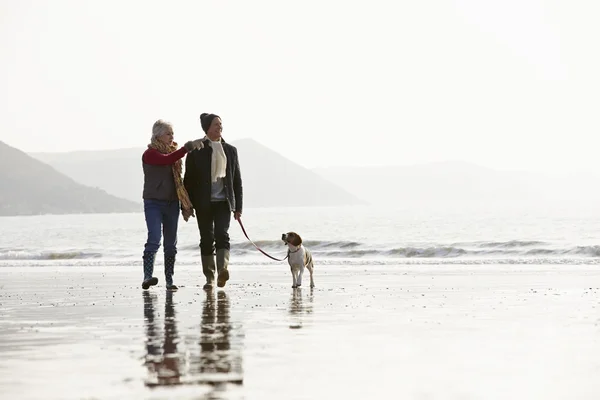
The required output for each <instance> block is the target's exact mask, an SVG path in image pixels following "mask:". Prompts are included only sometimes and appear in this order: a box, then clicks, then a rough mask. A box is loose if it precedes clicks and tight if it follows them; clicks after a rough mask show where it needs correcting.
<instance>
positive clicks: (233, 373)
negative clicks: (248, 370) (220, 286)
mask: <svg viewBox="0 0 600 400" xmlns="http://www.w3.org/2000/svg"><path fill="white" fill-rule="evenodd" d="M205 293H206V299H205V300H204V305H203V307H202V318H201V323H200V353H199V354H198V355H197V358H196V357H195V358H194V359H193V360H190V369H191V370H192V371H193V372H195V373H197V374H199V375H200V376H202V380H203V381H204V382H206V383H211V384H217V383H225V382H228V383H237V384H241V383H242V382H243V370H242V348H241V347H242V337H241V336H242V334H241V333H240V330H239V327H235V326H233V325H232V323H231V321H230V302H229V298H228V297H227V294H226V293H225V292H224V291H218V292H217V293H216V295H215V292H214V291H212V290H209V291H206V292H205Z"/></svg>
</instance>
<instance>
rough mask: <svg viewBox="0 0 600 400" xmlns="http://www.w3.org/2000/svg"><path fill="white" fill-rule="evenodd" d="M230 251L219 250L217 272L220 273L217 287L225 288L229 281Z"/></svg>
mask: <svg viewBox="0 0 600 400" xmlns="http://www.w3.org/2000/svg"><path fill="white" fill-rule="evenodd" d="M228 265H229V250H227V249H219V250H217V270H218V271H219V277H218V278H217V286H218V287H224V286H225V283H227V281H228V280H229V270H228V269H227V266H228Z"/></svg>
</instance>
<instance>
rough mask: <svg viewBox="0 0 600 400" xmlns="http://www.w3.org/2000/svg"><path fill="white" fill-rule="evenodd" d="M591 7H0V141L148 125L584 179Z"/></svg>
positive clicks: (81, 137) (79, 137) (283, 150)
mask: <svg viewBox="0 0 600 400" xmlns="http://www.w3.org/2000/svg"><path fill="white" fill-rule="evenodd" d="M599 19H600V3H599V2H597V1H594V0H589V1H585V0H571V1H568V2H566V1H559V0H556V1H541V0H519V1H516V0H503V1H489V0H425V1H376V0H370V1H363V2H356V1H325V0H321V1H311V0H305V1H302V2H283V1H260V0H257V1H251V2H249V1H223V0H221V1H208V0H207V1H164V2H158V1H150V0H145V1H120V0H119V1H113V0H108V1H86V0H73V1H64V0H53V1H49V0H48V1H35V0H34V1H25V0H0V50H1V52H0V57H1V59H0V119H1V120H2V121H3V127H2V128H3V129H1V130H0V140H1V141H4V142H5V143H7V144H9V145H11V146H14V147H17V148H19V149H21V150H23V151H27V152H48V151H73V150H93V149H117V148H124V147H143V146H145V145H146V144H147V143H148V140H149V136H150V132H151V128H152V124H153V123H154V121H155V120H157V119H159V118H161V119H165V120H168V121H170V122H171V123H172V124H173V126H174V129H175V138H176V140H177V141H179V142H180V144H182V143H183V142H185V141H186V140H190V139H195V138H198V137H202V136H203V132H202V131H201V128H200V123H199V119H198V117H199V115H200V113H202V112H212V113H216V114H218V115H220V116H221V117H222V120H223V126H224V131H223V137H224V138H225V140H227V141H230V142H231V141H235V140H238V139H242V138H253V139H255V140H257V141H258V142H260V143H262V144H264V145H266V146H268V147H269V148H271V149H273V150H275V151H277V152H278V153H280V154H282V155H284V156H285V157H287V158H289V159H291V160H292V161H294V162H297V163H298V164H300V165H302V166H305V167H308V168H313V167H328V166H372V165H409V164H415V163H427V162H435V161H446V160H461V161H467V162H473V163H477V164H479V165H483V166H488V167H492V168H497V169H524V170H531V171H557V170H568V171H579V170H586V171H594V172H600V157H598V156H597V153H598V152H599V151H600V147H599V146H598V140H597V136H598V134H599V133H600V129H599V128H600V119H599V113H598V110H599V109H600V108H599V106H600V73H599V71H600V51H598V46H597V40H598V38H600V24H598V23H597V21H598V20H599Z"/></svg>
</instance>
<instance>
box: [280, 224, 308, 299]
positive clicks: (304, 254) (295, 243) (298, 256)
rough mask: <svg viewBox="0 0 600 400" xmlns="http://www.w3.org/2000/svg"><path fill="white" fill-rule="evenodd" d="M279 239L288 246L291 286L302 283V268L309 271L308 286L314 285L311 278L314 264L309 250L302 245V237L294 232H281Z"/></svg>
mask: <svg viewBox="0 0 600 400" xmlns="http://www.w3.org/2000/svg"><path fill="white" fill-rule="evenodd" d="M281 240H283V243H285V244H286V245H287V246H288V253H287V259H288V264H290V270H291V271H292V287H293V288H297V287H300V286H301V285H302V274H303V273H304V268H306V269H308V272H310V287H311V288H313V287H315V281H314V279H313V271H314V264H313V258H312V254H311V252H310V250H308V249H307V248H306V247H304V246H303V245H302V238H301V237H300V235H298V234H297V233H296V232H288V233H283V234H282V235H281Z"/></svg>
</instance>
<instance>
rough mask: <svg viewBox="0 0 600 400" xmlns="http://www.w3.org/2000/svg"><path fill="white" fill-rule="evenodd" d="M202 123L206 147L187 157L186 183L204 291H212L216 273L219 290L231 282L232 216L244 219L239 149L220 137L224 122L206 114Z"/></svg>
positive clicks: (216, 116)
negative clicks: (197, 232) (196, 235)
mask: <svg viewBox="0 0 600 400" xmlns="http://www.w3.org/2000/svg"><path fill="white" fill-rule="evenodd" d="M200 122H201V125H202V130H203V131H204V132H205V133H206V137H205V138H204V146H203V147H202V148H200V149H198V150H195V151H192V152H190V153H189V154H188V155H187V157H186V160H185V177H184V179H183V182H184V185H185V188H186V189H187V191H188V193H189V194H190V199H191V201H192V204H193V206H194V209H195V210H196V220H197V222H198V229H199V230H200V253H201V256H202V257H201V258H202V271H203V273H204V276H205V277H206V284H205V285H204V289H212V288H213V286H214V283H215V275H216V273H217V272H218V278H217V286H219V287H223V286H225V283H226V282H227V281H228V280H229V270H228V268H227V267H228V265H229V249H230V244H229V223H230V221H231V213H232V212H233V215H234V218H235V219H236V220H238V219H239V218H240V216H241V215H242V198H243V196H242V176H241V174H240V164H239V161H238V154H237V149H236V148H235V147H233V146H232V145H230V144H228V143H225V141H224V140H223V138H222V137H221V133H222V131H223V124H222V122H221V118H220V117H219V116H218V115H215V114H206V113H204V114H202V115H201V116H200ZM215 250H216V256H217V260H216V261H217V262H216V268H215V258H214V254H215Z"/></svg>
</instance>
